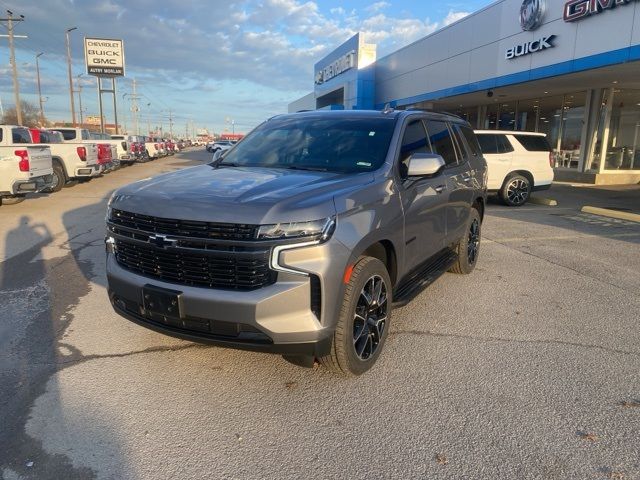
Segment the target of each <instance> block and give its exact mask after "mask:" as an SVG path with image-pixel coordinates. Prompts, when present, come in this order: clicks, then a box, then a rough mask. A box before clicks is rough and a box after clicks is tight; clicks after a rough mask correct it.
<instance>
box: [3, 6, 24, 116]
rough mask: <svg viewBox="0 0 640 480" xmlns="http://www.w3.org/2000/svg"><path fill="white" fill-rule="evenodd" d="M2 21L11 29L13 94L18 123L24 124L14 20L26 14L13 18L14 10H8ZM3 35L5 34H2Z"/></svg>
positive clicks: (10, 46) (10, 55)
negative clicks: (14, 41)
mask: <svg viewBox="0 0 640 480" xmlns="http://www.w3.org/2000/svg"><path fill="white" fill-rule="evenodd" d="M0 22H7V29H8V30H9V35H6V36H7V37H9V58H10V62H11V69H12V71H13V95H14V97H15V100H16V114H17V116H18V125H22V105H20V86H19V84H18V67H17V66H16V52H15V48H14V45H13V38H14V35H13V22H24V15H20V18H13V12H12V11H11V10H7V18H0ZM2 36H3V37H4V36H5V35H2ZM18 37H19V38H26V37H25V36H18Z"/></svg>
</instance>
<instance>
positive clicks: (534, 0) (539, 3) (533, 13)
mask: <svg viewBox="0 0 640 480" xmlns="http://www.w3.org/2000/svg"><path fill="white" fill-rule="evenodd" d="M544 11H545V3H544V0H524V2H522V5H521V6H520V26H521V27H522V30H525V31H529V30H535V29H536V28H538V27H539V26H540V25H542V17H544Z"/></svg>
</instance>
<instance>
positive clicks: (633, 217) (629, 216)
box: [580, 205, 640, 223]
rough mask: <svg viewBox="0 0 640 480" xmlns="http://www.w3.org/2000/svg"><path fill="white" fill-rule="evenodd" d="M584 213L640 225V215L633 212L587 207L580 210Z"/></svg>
mask: <svg viewBox="0 0 640 480" xmlns="http://www.w3.org/2000/svg"><path fill="white" fill-rule="evenodd" d="M580 211H581V212H583V213H592V214H594V215H601V216H603V217H610V218H617V219H618V220H627V221H629V222H638V223H640V215H638V214H637V213H631V212H620V211H618V210H612V209H610V208H600V207H590V206H588V205H585V206H584V207H582V208H581V209H580Z"/></svg>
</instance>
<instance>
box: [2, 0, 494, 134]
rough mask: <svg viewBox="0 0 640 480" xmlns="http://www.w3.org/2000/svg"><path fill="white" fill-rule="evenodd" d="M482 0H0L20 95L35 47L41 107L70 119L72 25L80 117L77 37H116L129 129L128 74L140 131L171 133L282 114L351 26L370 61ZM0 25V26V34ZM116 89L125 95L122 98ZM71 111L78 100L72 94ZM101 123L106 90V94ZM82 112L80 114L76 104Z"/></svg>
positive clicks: (7, 83)
mask: <svg viewBox="0 0 640 480" xmlns="http://www.w3.org/2000/svg"><path fill="white" fill-rule="evenodd" d="M489 3H490V2H489V1H487V0H468V1H465V2H461V1H459V0H450V1H447V0H444V1H439V2H436V1H433V0H424V1H419V0H417V1H415V0H414V1H409V0H404V1H394V0H388V1H378V2H366V1H362V0H353V1H350V0H343V1H336V0H328V1H317V2H313V1H308V2H304V1H297V0H260V1H252V0H245V1H236V0H226V1H221V0H189V1H185V0H46V1H44V0H18V1H16V0H0V16H4V14H5V11H6V10H7V9H9V10H11V11H13V12H14V15H16V16H17V15H20V14H21V15H24V16H25V21H24V22H21V23H19V24H16V26H15V34H16V35H27V36H28V38H25V39H23V38H19V39H16V64H17V66H18V72H19V81H20V93H21V99H23V100H27V101H29V102H32V103H33V104H37V101H38V96H37V85H36V78H37V76H36V66H35V55H36V54H38V53H40V52H44V54H43V55H42V56H41V57H40V75H41V86H42V96H43V97H45V100H46V101H45V104H44V109H45V115H46V116H47V118H48V119H50V120H53V121H59V120H63V121H64V120H66V121H69V119H70V118H71V114H70V106H69V104H70V101H69V80H68V74H67V65H66V57H65V30H66V29H67V28H70V27H77V28H78V29H77V30H76V31H73V32H71V51H72V58H73V76H74V81H76V82H80V85H82V104H83V112H84V115H85V116H86V115H97V114H98V95H97V88H96V79H95V78H94V77H88V76H86V75H83V76H81V77H80V78H75V77H77V76H78V75H80V74H82V73H83V72H84V71H85V67H84V51H83V37H84V36H87V37H98V38H121V39H123V40H124V45H125V58H126V77H124V78H119V79H118V80H117V95H116V98H117V101H118V116H119V118H118V120H119V123H120V124H124V125H125V126H126V127H127V128H128V129H129V130H131V129H132V117H131V100H130V97H129V95H128V94H130V93H131V92H132V83H133V79H134V78H135V80H136V85H137V93H138V94H140V95H141V98H140V100H139V106H140V113H139V116H140V117H139V118H140V122H141V123H140V128H141V133H142V130H143V129H144V128H146V126H147V125H148V126H151V128H152V129H155V128H156V127H158V126H159V125H162V126H163V130H164V131H168V130H169V116H171V118H172V120H173V130H174V133H176V134H177V135H181V134H184V133H185V129H186V126H187V123H191V124H192V125H194V126H195V127H196V128H207V129H208V130H209V131H210V132H211V131H213V132H216V133H224V132H225V131H228V132H231V131H232V130H234V131H235V132H236V133H238V132H246V131H248V130H250V129H251V128H253V127H255V126H256V125H257V124H259V123H260V122H261V121H262V120H264V119H266V118H268V117H270V116H272V115H276V114H278V113H284V112H286V111H287V104H288V103H290V102H291V101H293V100H295V99H297V98H299V97H301V96H303V95H305V94H307V93H309V92H311V91H312V89H313V64H314V63H315V62H317V61H318V60H320V59H321V58H322V57H324V56H325V55H326V54H328V53H329V52H331V51H332V50H333V49H335V48H336V47H337V46H338V45H340V44H341V43H343V42H344V41H345V40H347V39H348V38H350V37H351V36H352V35H354V34H355V33H357V32H363V33H364V36H365V41H366V42H367V43H375V44H377V46H378V47H377V48H378V58H380V57H382V56H384V55H386V54H388V53H391V52H393V51H395V50H397V49H398V48H401V47H403V46H405V45H408V44H409V43H411V42H413V41H415V40H417V39H419V38H422V37H424V36H426V35H428V34H430V33H432V32H434V31H435V30H437V29H439V28H442V27H443V26H445V25H448V24H450V23H452V22H454V21H456V20H458V19H460V18H462V17H464V16H465V15H468V14H469V13H470V12H473V11H476V10H478V9H480V8H482V7H483V6H485V5H487V4H489ZM6 33H7V31H6V26H0V34H6ZM123 95H124V97H123ZM75 98H76V110H78V97H77V94H76V97H75ZM103 98H104V102H105V115H106V117H107V118H106V120H107V122H113V109H112V108H111V105H112V102H113V100H112V98H110V97H109V96H108V95H106V94H105V95H104V96H103ZM0 100H1V101H2V105H3V107H4V108H8V107H10V106H12V105H13V104H14V96H13V86H12V81H11V68H10V62H9V50H8V41H7V39H6V38H0ZM77 115H78V116H79V114H78V113H77Z"/></svg>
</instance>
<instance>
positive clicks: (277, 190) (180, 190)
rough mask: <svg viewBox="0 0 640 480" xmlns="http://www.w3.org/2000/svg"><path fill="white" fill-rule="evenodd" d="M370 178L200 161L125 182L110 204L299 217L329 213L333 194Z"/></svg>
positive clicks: (243, 218) (140, 209) (239, 219)
mask: <svg viewBox="0 0 640 480" xmlns="http://www.w3.org/2000/svg"><path fill="white" fill-rule="evenodd" d="M371 181H373V174H372V173H358V174H342V173H332V172H314V171H306V170H287V169H283V168H256V167H220V168H213V167H211V166H210V165H202V166H197V167H192V168H186V169H184V170H180V171H177V172H173V173H168V174H165V175H160V176H158V177H155V178H149V179H145V180H141V181H139V182H135V183H132V184H130V185H127V186H125V187H123V188H121V189H119V190H117V191H116V193H115V194H114V196H113V199H112V203H111V206H112V207H113V208H117V209H121V210H126V211H131V212H135V213H141V214H144V215H152V216H158V217H165V218H180V219H186V220H197V221H208V222H228V223H248V224H269V223H278V222H298V221H299V222H302V221H309V220H317V219H320V218H324V217H328V216H331V215H334V214H335V213H336V211H335V206H334V202H333V197H334V196H335V195H338V194H343V193H348V192H349V191H351V190H353V189H357V188H358V187H361V186H362V185H365V184H367V183H370V182H371Z"/></svg>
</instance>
